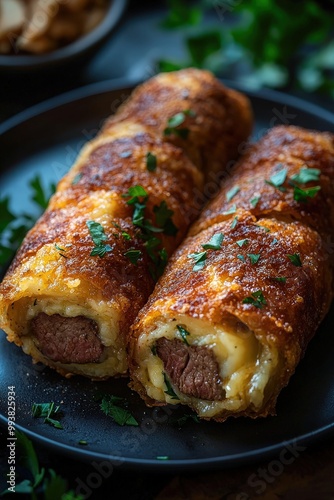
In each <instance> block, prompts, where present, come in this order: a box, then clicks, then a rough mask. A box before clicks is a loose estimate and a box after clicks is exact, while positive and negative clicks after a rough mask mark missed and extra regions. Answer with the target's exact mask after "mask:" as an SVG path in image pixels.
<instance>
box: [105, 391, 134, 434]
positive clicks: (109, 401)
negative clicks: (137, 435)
mask: <svg viewBox="0 0 334 500" xmlns="http://www.w3.org/2000/svg"><path fill="white" fill-rule="evenodd" d="M125 403H126V400H125V399H124V398H120V397H118V396H111V395H109V394H108V395H105V396H103V398H102V401H101V404H100V408H101V410H102V411H103V413H105V414H106V415H107V416H108V417H111V418H112V419H113V420H114V422H116V424H118V425H122V426H123V425H132V426H134V427H137V426H138V425H139V424H138V422H137V420H136V419H135V418H134V416H133V415H131V413H130V412H129V410H127V409H126V408H124V405H125Z"/></svg>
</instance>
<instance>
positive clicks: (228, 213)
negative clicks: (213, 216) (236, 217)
mask: <svg viewBox="0 0 334 500" xmlns="http://www.w3.org/2000/svg"><path fill="white" fill-rule="evenodd" d="M236 211H237V206H236V204H235V203H233V205H231V208H229V209H228V210H226V212H223V215H231V214H235V212H236Z"/></svg>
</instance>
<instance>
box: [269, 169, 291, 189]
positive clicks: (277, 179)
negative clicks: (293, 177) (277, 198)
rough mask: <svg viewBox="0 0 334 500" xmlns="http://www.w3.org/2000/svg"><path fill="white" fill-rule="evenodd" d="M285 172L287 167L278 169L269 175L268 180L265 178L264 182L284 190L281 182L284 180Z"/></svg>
mask: <svg viewBox="0 0 334 500" xmlns="http://www.w3.org/2000/svg"><path fill="white" fill-rule="evenodd" d="M279 166H282V165H281V164H279ZM287 173H288V169H287V168H282V169H281V170H279V171H278V172H276V173H275V174H273V175H272V176H271V177H270V179H269V181H267V180H266V181H265V182H266V184H269V186H272V187H274V188H276V189H279V190H280V191H286V188H285V187H283V184H284V182H285V179H286V176H287Z"/></svg>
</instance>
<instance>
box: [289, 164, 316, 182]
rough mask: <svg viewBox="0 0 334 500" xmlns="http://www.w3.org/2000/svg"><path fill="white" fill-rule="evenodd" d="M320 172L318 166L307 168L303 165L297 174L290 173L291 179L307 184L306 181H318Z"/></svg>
mask: <svg viewBox="0 0 334 500" xmlns="http://www.w3.org/2000/svg"><path fill="white" fill-rule="evenodd" d="M320 174H321V170H319V169H318V168H308V167H306V166H305V167H301V169H300V170H299V172H298V174H295V175H292V176H291V180H292V181H293V182H296V183H297V184H307V183H308V182H312V181H319V180H320Z"/></svg>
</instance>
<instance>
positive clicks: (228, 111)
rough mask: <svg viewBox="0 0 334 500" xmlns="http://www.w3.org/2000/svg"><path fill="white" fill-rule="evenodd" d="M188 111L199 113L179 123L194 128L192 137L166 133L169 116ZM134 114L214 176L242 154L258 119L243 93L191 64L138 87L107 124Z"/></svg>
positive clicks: (188, 128)
mask: <svg viewBox="0 0 334 500" xmlns="http://www.w3.org/2000/svg"><path fill="white" fill-rule="evenodd" d="M187 110H191V111H192V112H193V113H194V114H195V116H192V115H186V116H185V121H184V122H183V123H182V124H181V125H180V126H179V127H178V128H179V129H187V130H189V134H188V136H187V138H186V139H183V138H182V137H180V136H179V135H178V134H175V133H172V134H171V135H165V133H164V131H165V129H166V128H167V127H168V119H170V118H171V117H173V116H174V115H176V114H177V113H180V112H182V111H187ZM129 119H130V120H133V119H137V120H139V121H140V123H142V124H144V125H145V126H146V127H148V128H149V129H151V130H154V131H155V133H157V134H158V135H160V136H161V137H163V138H164V140H166V141H169V142H172V143H173V144H175V145H177V146H180V147H181V148H182V149H183V150H184V151H185V152H186V153H187V155H188V156H189V158H190V159H191V160H192V161H193V163H194V164H195V165H197V167H199V168H200V169H201V170H202V171H203V172H205V174H206V176H208V175H209V174H210V173H211V177H212V174H213V173H218V172H220V171H222V170H224V168H225V167H226V164H227V162H228V161H230V160H231V158H234V157H236V156H238V152H239V151H240V150H241V149H242V147H243V145H244V143H245V141H246V140H247V138H248V136H249V135H250V133H251V130H252V123H253V116H252V111H251V106H250V103H249V100H248V99H247V98H246V97H245V96H244V95H242V94H240V93H239V92H236V91H234V90H232V89H228V88H226V87H224V86H223V85H222V84H221V83H220V82H219V81H218V80H217V79H216V78H214V76H213V75H212V74H211V73H210V72H208V71H201V70H197V69H192V68H190V69H186V70H181V71H177V72H171V73H162V74H160V75H158V76H156V77H155V78H153V79H151V80H148V81H147V82H146V83H144V84H143V85H141V86H140V87H138V88H137V89H136V90H135V91H134V93H133V94H132V96H131V98H130V99H129V101H127V102H126V103H125V104H124V105H123V106H122V107H121V108H120V110H119V112H118V113H117V115H116V116H115V117H112V118H111V119H110V120H109V121H107V123H106V124H105V129H108V128H109V127H110V126H112V124H113V123H114V122H115V120H117V121H119V120H129ZM239 148H240V149H239Z"/></svg>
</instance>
